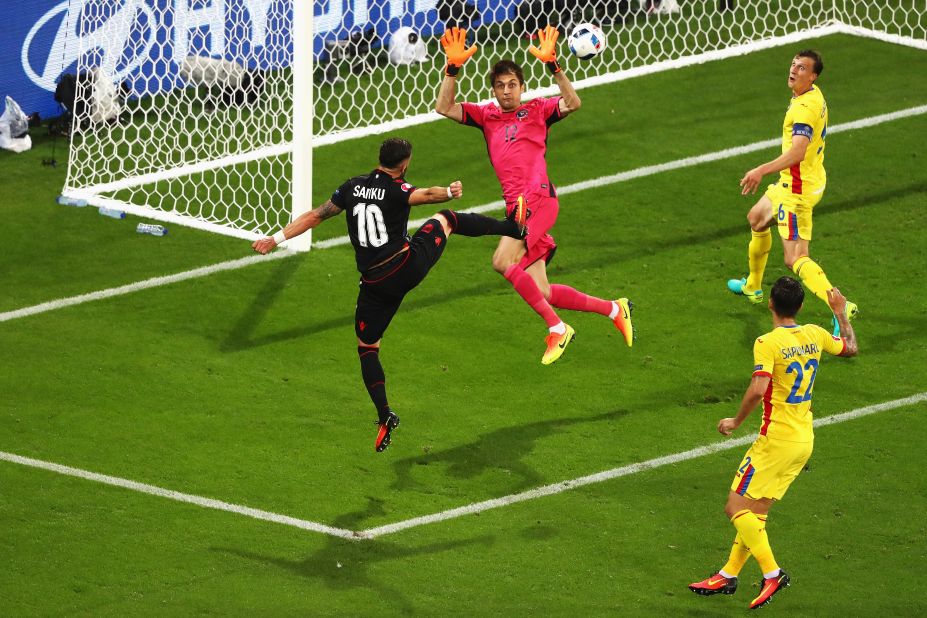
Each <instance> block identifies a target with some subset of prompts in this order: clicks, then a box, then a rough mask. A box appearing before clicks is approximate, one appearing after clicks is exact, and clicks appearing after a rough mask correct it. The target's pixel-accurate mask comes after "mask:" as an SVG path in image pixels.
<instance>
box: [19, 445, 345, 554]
mask: <svg viewBox="0 0 927 618" xmlns="http://www.w3.org/2000/svg"><path fill="white" fill-rule="evenodd" d="M0 460H3V461H9V462H11V463H16V464H21V465H23V466H29V467H31V468H40V469H42V470H48V471H50V472H57V473H58V474H64V475H66V476H76V477H78V478H82V479H86V480H88V481H95V482H97V483H104V484H106V485H113V486H115V487H122V488H124V489H131V490H132V491H138V492H141V493H143V494H150V495H152V496H158V497H160V498H167V499H168V500H176V501H177V502H186V503H188V504H195V505H196V506H201V507H203V508H207V509H216V510H217V511H227V512H229V513H236V514H238V515H244V516H245V517H251V518H253V519H260V520H263V521H270V522H273V523H275V524H283V525H285V526H292V527H294V528H300V529H302V530H311V531H312V532H319V533H322V534H330V535H332V536H337V537H341V538H343V539H354V538H357V535H356V534H355V533H353V532H351V531H350V530H344V529H342V528H333V527H332V526H326V525H325V524H320V523H317V522H314V521H306V520H304V519H297V518H295V517H289V516H288V515H279V514H277V513H270V512H268V511H262V510H260V509H253V508H251V507H247V506H241V505H238V504H229V503H228V502H222V501H221V500H213V499H212V498H204V497H202V496H194V495H192V494H185V493H181V492H179V491H173V490H171V489H163V488H161V487H156V486H154V485H147V484H145V483H139V482H137V481H130V480H128V479H123V478H119V477H117V476H108V475H106V474H97V473H96V472H88V471H87V470H81V469H80V468H71V467H69V466H62V465H60V464H56V463H51V462H49V461H42V460H40V459H32V458H31V457H22V456H20V455H14V454H13V453H5V452H3V451H0Z"/></svg>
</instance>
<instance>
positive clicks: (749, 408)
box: [718, 375, 770, 436]
mask: <svg viewBox="0 0 927 618" xmlns="http://www.w3.org/2000/svg"><path fill="white" fill-rule="evenodd" d="M769 380H770V377H769V376H766V375H756V376H753V379H752V380H750V386H748V387H747V392H746V393H744V398H743V400H741V402H740V408H739V409H738V410H737V416H735V417H734V418H722V419H721V420H720V421H718V431H719V432H721V433H722V434H723V435H725V436H729V435H731V432H732V431H734V430H735V429H737V428H738V427H740V425H741V423H743V422H744V420H745V419H746V418H747V417H748V416H750V413H751V412H753V409H754V408H756V404H758V403H760V400H761V399H762V398H763V393H765V392H766V388H767V387H768V386H769Z"/></svg>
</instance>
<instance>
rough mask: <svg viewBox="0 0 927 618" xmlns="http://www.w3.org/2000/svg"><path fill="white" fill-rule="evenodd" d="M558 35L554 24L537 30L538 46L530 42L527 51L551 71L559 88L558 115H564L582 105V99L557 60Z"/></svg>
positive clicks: (558, 32)
mask: <svg viewBox="0 0 927 618" xmlns="http://www.w3.org/2000/svg"><path fill="white" fill-rule="evenodd" d="M559 37H560V31H559V30H557V29H556V28H555V27H554V26H547V27H545V28H542V29H541V30H538V43H540V46H536V45H533V44H532V45H531V47H529V48H528V51H529V52H531V55H533V56H534V57H535V58H537V59H538V60H540V61H541V62H543V63H544V64H545V65H546V66H547V68H548V70H549V71H550V72H551V73H553V75H554V81H556V82H557V87H559V88H560V115H561V116H566V115H567V114H569V113H571V112H575V111H576V110H578V109H579V108H580V106H581V105H582V101H581V100H580V98H579V95H578V94H576V89H575V88H573V84H572V83H571V82H570V80H569V78H568V77H567V76H566V73H564V72H563V70H562V69H561V68H560V64H559V63H558V62H557V39H558V38H559Z"/></svg>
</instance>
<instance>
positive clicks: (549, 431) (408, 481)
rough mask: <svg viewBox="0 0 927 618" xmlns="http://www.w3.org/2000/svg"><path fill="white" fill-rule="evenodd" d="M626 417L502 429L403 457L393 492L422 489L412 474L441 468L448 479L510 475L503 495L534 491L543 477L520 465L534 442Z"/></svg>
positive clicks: (551, 420)
mask: <svg viewBox="0 0 927 618" xmlns="http://www.w3.org/2000/svg"><path fill="white" fill-rule="evenodd" d="M627 414H630V412H629V411H628V410H614V411H611V412H604V413H602V414H597V415H595V416H588V417H586V416H584V417H575V418H548V419H544V420H540V421H536V422H534V423H528V424H525V425H517V426H514V427H503V428H502V429H497V430H496V431H493V432H490V433H487V434H484V435H482V436H480V437H479V438H477V440H476V441H475V442H471V443H469V444H461V445H459V446H455V447H452V448H449V449H447V450H443V451H437V452H428V453H425V454H423V455H419V456H416V457H406V458H404V459H400V460H398V461H395V462H393V469H394V470H395V473H396V480H395V481H394V482H393V488H394V489H398V490H409V489H414V488H417V487H420V486H421V485H423V484H424V483H418V482H417V481H416V480H415V479H414V478H413V477H414V471H415V470H417V469H419V468H421V467H424V466H439V467H442V468H443V469H444V470H445V474H446V475H447V476H450V477H455V478H461V479H470V478H475V477H478V476H480V475H481V474H483V473H485V472H487V471H490V470H497V471H499V470H503V471H505V472H507V473H510V474H511V475H512V477H513V480H514V483H513V485H512V486H511V487H510V488H509V489H507V490H506V491H509V492H516V491H519V490H522V489H528V488H531V487H536V486H538V485H540V484H541V483H542V482H543V481H544V480H545V479H544V477H542V476H541V475H540V474H538V473H537V471H536V470H535V469H534V468H532V467H531V466H529V465H528V464H526V463H525V462H524V461H522V459H523V458H524V457H525V456H526V455H528V453H530V452H531V451H532V450H533V449H534V444H535V442H537V441H538V440H540V439H542V438H545V437H547V436H551V435H553V434H555V433H559V432H561V431H563V430H565V429H566V428H567V427H569V426H571V425H584V424H587V423H601V422H605V421H613V420H616V419H618V418H620V417H622V416H625V415H627ZM400 429H401V428H400Z"/></svg>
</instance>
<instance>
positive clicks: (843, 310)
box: [827, 288, 859, 356]
mask: <svg viewBox="0 0 927 618" xmlns="http://www.w3.org/2000/svg"><path fill="white" fill-rule="evenodd" d="M827 304H828V305H830V310H831V311H833V312H834V317H835V318H837V324H839V325H840V336H841V337H843V352H841V353H840V356H856V355H857V354H858V353H859V345H858V344H857V343H856V333H855V332H854V331H853V327H852V326H851V325H850V319H849V318H848V317H847V299H846V298H845V297H844V296H843V294H841V293H840V290H838V289H837V288H831V289H829V290H827Z"/></svg>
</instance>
